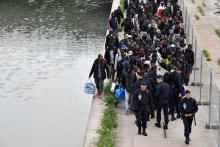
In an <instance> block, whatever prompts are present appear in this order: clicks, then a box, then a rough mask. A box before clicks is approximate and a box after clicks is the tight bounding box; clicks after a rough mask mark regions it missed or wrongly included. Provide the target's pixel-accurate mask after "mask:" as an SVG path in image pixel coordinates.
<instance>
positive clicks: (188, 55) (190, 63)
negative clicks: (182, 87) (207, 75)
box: [184, 44, 194, 84]
mask: <svg viewBox="0 0 220 147" xmlns="http://www.w3.org/2000/svg"><path fill="white" fill-rule="evenodd" d="M184 55H185V59H186V60H187V64H188V65H187V67H188V73H187V76H188V81H187V82H188V83H189V79H190V74H191V73H192V69H193V66H194V52H193V50H192V45H191V44H189V45H188V47H187V49H186V50H185V51H184ZM188 83H187V84H188Z"/></svg>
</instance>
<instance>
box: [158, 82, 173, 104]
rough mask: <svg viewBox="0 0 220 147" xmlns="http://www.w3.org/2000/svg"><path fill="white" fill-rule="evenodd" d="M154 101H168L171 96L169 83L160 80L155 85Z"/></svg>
mask: <svg viewBox="0 0 220 147" xmlns="http://www.w3.org/2000/svg"><path fill="white" fill-rule="evenodd" d="M155 96H156V101H157V102H159V103H168V102H169V99H171V98H172V90H171V88H170V85H169V84H167V83H165V82H162V83H160V84H159V85H157V87H156V93H155Z"/></svg>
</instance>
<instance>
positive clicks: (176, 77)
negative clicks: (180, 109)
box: [171, 71, 182, 94]
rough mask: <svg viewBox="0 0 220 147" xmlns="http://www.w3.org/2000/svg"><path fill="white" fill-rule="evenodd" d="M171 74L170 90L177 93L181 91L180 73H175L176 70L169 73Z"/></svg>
mask: <svg viewBox="0 0 220 147" xmlns="http://www.w3.org/2000/svg"><path fill="white" fill-rule="evenodd" d="M171 75H172V85H171V88H172V90H173V91H174V92H175V93H177V94H179V93H181V91H182V79H181V74H179V73H177V72H176V71H175V72H173V73H171Z"/></svg>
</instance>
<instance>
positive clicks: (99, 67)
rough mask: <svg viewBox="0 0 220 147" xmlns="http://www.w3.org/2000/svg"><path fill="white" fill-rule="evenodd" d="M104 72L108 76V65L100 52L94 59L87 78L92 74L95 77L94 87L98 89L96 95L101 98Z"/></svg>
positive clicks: (104, 77)
mask: <svg viewBox="0 0 220 147" xmlns="http://www.w3.org/2000/svg"><path fill="white" fill-rule="evenodd" d="M106 74H107V76H109V67H108V64H107V62H106V61H105V59H104V58H103V55H102V54H99V55H98V58H97V59H96V60H95V61H94V63H93V65H92V68H91V71H90V74H89V78H90V77H91V76H92V75H93V76H94V79H95V84H96V88H97V90H98V92H97V97H99V98H101V95H102V92H103V88H104V80H105V79H106Z"/></svg>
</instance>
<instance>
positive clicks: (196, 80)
mask: <svg viewBox="0 0 220 147" xmlns="http://www.w3.org/2000/svg"><path fill="white" fill-rule="evenodd" d="M178 3H179V5H180V8H181V10H182V15H183V20H184V24H183V25H184V29H185V33H186V39H187V42H188V43H190V44H192V48H193V51H194V53H195V63H194V69H193V73H192V78H191V81H192V83H193V85H194V86H195V87H193V88H192V89H193V95H194V96H196V97H198V99H197V100H198V103H199V104H200V105H202V106H201V108H202V109H203V110H204V113H205V114H204V115H205V116H208V117H204V120H200V121H205V123H206V128H207V129H211V131H212V132H213V134H214V136H215V141H216V146H218V147H220V128H219V126H220V121H219V118H220V102H219V100H220V90H219V87H218V85H217V82H216V79H215V76H214V74H213V71H212V68H211V67H210V66H209V63H208V62H207V61H206V57H205V56H204V54H203V49H202V48H201V46H200V45H199V43H198V40H197V36H196V34H195V31H194V25H193V22H192V21H191V17H190V14H189V10H188V9H187V7H186V4H185V3H186V2H185V1H184V0H179V1H178Z"/></svg>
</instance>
